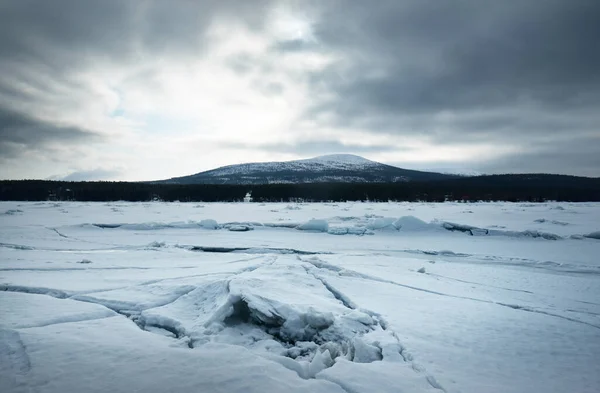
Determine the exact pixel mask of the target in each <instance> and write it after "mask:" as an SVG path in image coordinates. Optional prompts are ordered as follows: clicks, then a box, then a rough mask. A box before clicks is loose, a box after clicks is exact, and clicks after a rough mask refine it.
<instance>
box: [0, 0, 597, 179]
mask: <svg viewBox="0 0 600 393" xmlns="http://www.w3.org/2000/svg"><path fill="white" fill-rule="evenodd" d="M594 15H600V3H598V2H587V1H584V0H581V1H574V2H566V1H560V0H556V1H550V2H546V3H544V4H543V5H540V3H539V2H538V1H535V0H525V1H522V2H518V3H510V2H500V3H494V4H484V3H481V2H478V1H472V0H468V1H461V2H446V3H439V2H423V1H417V0H403V1H392V0H389V1H381V2H378V3H377V4H366V3H364V4H363V3H356V2H348V1H344V0H341V1H336V2H331V3H323V4H322V3H319V2H296V1H280V2H276V1H271V0H260V1H259V0H256V1H239V0H231V1H227V2H212V1H197V2H189V1H168V2H167V1H162V0H149V1H141V0H139V1H135V0H134V1H128V2H123V1H121V0H103V1H100V0H90V1H87V2H81V1H79V0H56V1H53V2H47V1H43V0H32V1H28V2H23V1H18V0H9V1H7V2H5V4H4V5H3V7H2V13H0V54H1V56H0V71H2V75H3V78H2V81H0V163H1V165H0V179H5V180H11V179H40V180H42V179H46V180H48V179H52V180H63V179H73V180H88V181H94V180H107V181H152V180H157V179H169V178H173V177H182V176H186V175H188V174H195V173H199V172H204V171H207V170H211V169H216V168H219V167H222V166H227V165H237V164H243V163H254V162H282V161H291V160H299V159H310V158H314V157H318V156H322V155H327V154H332V153H335V152H338V154H355V155H358V156H361V157H365V158H367V159H369V160H372V161H376V162H380V163H383V164H386V165H392V166H395V167H399V168H404V169H411V170H419V171H429V172H440V173H459V174H460V173H469V172H471V173H481V174H519V173H549V174H561V175H573V176H584V177H598V176H600V159H598V157H600V132H598V124H600V114H599V113H598V111H597V108H598V107H600V78H599V75H600V72H599V71H598V70H600V55H599V54H598V51H596V50H595V49H594V48H595V45H596V43H595V37H596V36H598V35H600V25H598V23H596V19H595V18H594V17H593V16H594ZM594 31H596V32H597V34H596V33H593V32H594ZM548 43H551V44H548Z"/></svg>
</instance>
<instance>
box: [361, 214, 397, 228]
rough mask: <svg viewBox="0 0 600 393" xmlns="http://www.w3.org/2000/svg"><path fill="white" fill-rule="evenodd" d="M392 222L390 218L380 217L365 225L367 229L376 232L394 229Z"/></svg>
mask: <svg viewBox="0 0 600 393" xmlns="http://www.w3.org/2000/svg"><path fill="white" fill-rule="evenodd" d="M395 221H396V220H394V219H393V218H391V217H381V218H375V219H372V220H370V221H369V222H368V223H367V228H368V229H373V230H378V229H394V230H395V229H396V227H395V226H394V222H395Z"/></svg>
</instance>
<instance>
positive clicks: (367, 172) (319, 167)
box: [161, 154, 457, 184]
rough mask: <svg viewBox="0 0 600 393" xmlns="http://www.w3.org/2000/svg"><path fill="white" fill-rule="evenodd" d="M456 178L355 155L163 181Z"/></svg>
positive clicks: (251, 165)
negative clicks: (398, 166)
mask: <svg viewBox="0 0 600 393" xmlns="http://www.w3.org/2000/svg"><path fill="white" fill-rule="evenodd" d="M456 177H457V176H456V175H446V174H441V173H435V172H421V171H413V170H408V169H402V168H397V167H395V166H391V165H385V164H381V163H379V162H375V161H371V160H367V159H366V158H363V157H360V156H356V155H352V154H332V155H325V156H319V157H314V158H310V159H306V160H295V161H285V162H258V163H248V164H238V165H228V166H224V167H221V168H217V169H212V170H209V171H206V172H200V173H196V174H194V175H190V176H183V177H175V178H172V179H168V180H163V181H161V182H163V183H174V184H277V183H325V182H344V183H371V182H407V181H429V180H444V179H451V178H456Z"/></svg>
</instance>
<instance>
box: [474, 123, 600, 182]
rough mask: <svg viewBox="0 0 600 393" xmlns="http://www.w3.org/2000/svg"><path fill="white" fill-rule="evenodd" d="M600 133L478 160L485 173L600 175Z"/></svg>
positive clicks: (566, 138) (475, 166) (476, 167)
mask: <svg viewBox="0 0 600 393" xmlns="http://www.w3.org/2000/svg"><path fill="white" fill-rule="evenodd" d="M599 145H600V134H597V135H592V136H587V137H580V138H568V137H565V138H563V139H561V140H560V141H559V142H558V143H557V144H554V143H545V144H540V145H538V146H532V147H531V148H529V149H527V151H524V152H520V153H516V154H511V155H508V156H505V157H501V158H497V159H491V160H486V161H484V162H479V163H476V164H474V165H473V166H472V168H473V169H477V170H480V171H481V172H484V173H515V172H516V173H524V172H535V173H557V174H563V175H573V174H577V175H580V176H589V177H600V171H599V168H600V154H599V152H598V146H599Z"/></svg>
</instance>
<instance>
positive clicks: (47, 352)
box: [0, 202, 600, 393]
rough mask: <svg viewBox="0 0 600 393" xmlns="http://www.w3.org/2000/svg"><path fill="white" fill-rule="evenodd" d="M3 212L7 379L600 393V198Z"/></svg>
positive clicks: (106, 384) (114, 386) (44, 386)
mask: <svg viewBox="0 0 600 393" xmlns="http://www.w3.org/2000/svg"><path fill="white" fill-rule="evenodd" d="M0 212H4V214H3V215H2V220H0V255H1V258H0V289H2V291H0V386H1V387H2V392H10V393H12V392H30V391H40V392H65V391H86V392H107V391H112V392H131V391H144V392H165V391H176V392H198V391H200V392H281V391H290V392H296V391H297V392H308V391H309V392H341V393H342V392H353V393H354V392H449V393H458V392H462V393H465V392H498V393H500V392H502V393H506V392H508V393H511V392H515V393H517V392H567V391H568V392H576V393H578V392H598V391H600V301H599V300H598V299H600V262H599V260H598V258H597V255H599V253H600V240H598V238H599V237H600V236H599V235H598V233H600V227H599V226H598V225H599V224H598V223H600V204H595V203H580V204H569V203H561V204H557V203H547V204H517V203H514V204H511V203H482V204H463V203H456V204H454V203H445V204H428V203H413V204H410V203H381V204H371V203H324V204H300V203H299V204H289V203H286V204H257V203H251V204H198V203H189V204H185V203H139V204H134V203H124V202H117V203H54V202H42V203H20V202H9V203H7V202H5V203H0ZM334 235H336V236H334ZM340 235H342V236H340Z"/></svg>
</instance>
